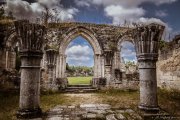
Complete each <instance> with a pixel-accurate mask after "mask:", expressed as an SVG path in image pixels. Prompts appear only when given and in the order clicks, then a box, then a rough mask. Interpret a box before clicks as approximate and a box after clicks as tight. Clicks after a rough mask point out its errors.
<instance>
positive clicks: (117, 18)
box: [105, 5, 145, 24]
mask: <svg viewBox="0 0 180 120" xmlns="http://www.w3.org/2000/svg"><path fill="white" fill-rule="evenodd" d="M105 13H106V15H107V16H109V17H112V18H113V23H114V24H119V23H122V22H124V20H128V21H131V22H132V21H134V20H137V19H138V18H139V17H141V16H143V15H144V13H145V11H144V10H143V9H142V8H124V7H122V6H119V5H111V6H107V7H106V8H105Z"/></svg>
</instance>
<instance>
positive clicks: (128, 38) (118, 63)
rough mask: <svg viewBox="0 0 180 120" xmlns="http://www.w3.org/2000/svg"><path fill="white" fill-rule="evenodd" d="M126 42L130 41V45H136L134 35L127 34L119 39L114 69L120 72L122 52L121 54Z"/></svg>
mask: <svg viewBox="0 0 180 120" xmlns="http://www.w3.org/2000/svg"><path fill="white" fill-rule="evenodd" d="M125 41H128V42H130V43H132V44H133V45H135V43H134V39H133V37H132V35H131V34H130V33H125V34H123V35H120V36H118V37H117V46H116V47H117V51H115V53H114V58H113V59H114V62H113V69H118V70H121V69H122V68H121V62H122V61H121V55H120V52H121V47H120V46H121V44H122V43H123V42H125Z"/></svg>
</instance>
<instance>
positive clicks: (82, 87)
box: [67, 86, 93, 89]
mask: <svg viewBox="0 0 180 120" xmlns="http://www.w3.org/2000/svg"><path fill="white" fill-rule="evenodd" d="M92 88H93V87H86V86H84V87H67V89H92Z"/></svg>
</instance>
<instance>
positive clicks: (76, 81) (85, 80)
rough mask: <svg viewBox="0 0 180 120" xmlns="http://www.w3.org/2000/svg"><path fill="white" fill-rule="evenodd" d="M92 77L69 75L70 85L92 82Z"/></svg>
mask: <svg viewBox="0 0 180 120" xmlns="http://www.w3.org/2000/svg"><path fill="white" fill-rule="evenodd" d="M90 80H92V77H68V82H69V85H81V84H90Z"/></svg>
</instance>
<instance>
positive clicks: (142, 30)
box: [133, 23, 165, 61]
mask: <svg viewBox="0 0 180 120" xmlns="http://www.w3.org/2000/svg"><path fill="white" fill-rule="evenodd" d="M164 28H165V27H164V26H162V25H159V24H155V23H152V24H149V25H146V26H140V27H139V26H138V27H137V28H135V29H134V32H133V36H134V39H135V48H136V54H137V59H138V61H144V60H145V61H147V60H150V61H151V60H154V61H157V59H158V43H159V40H160V39H161V37H162V34H163V31H164Z"/></svg>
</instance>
